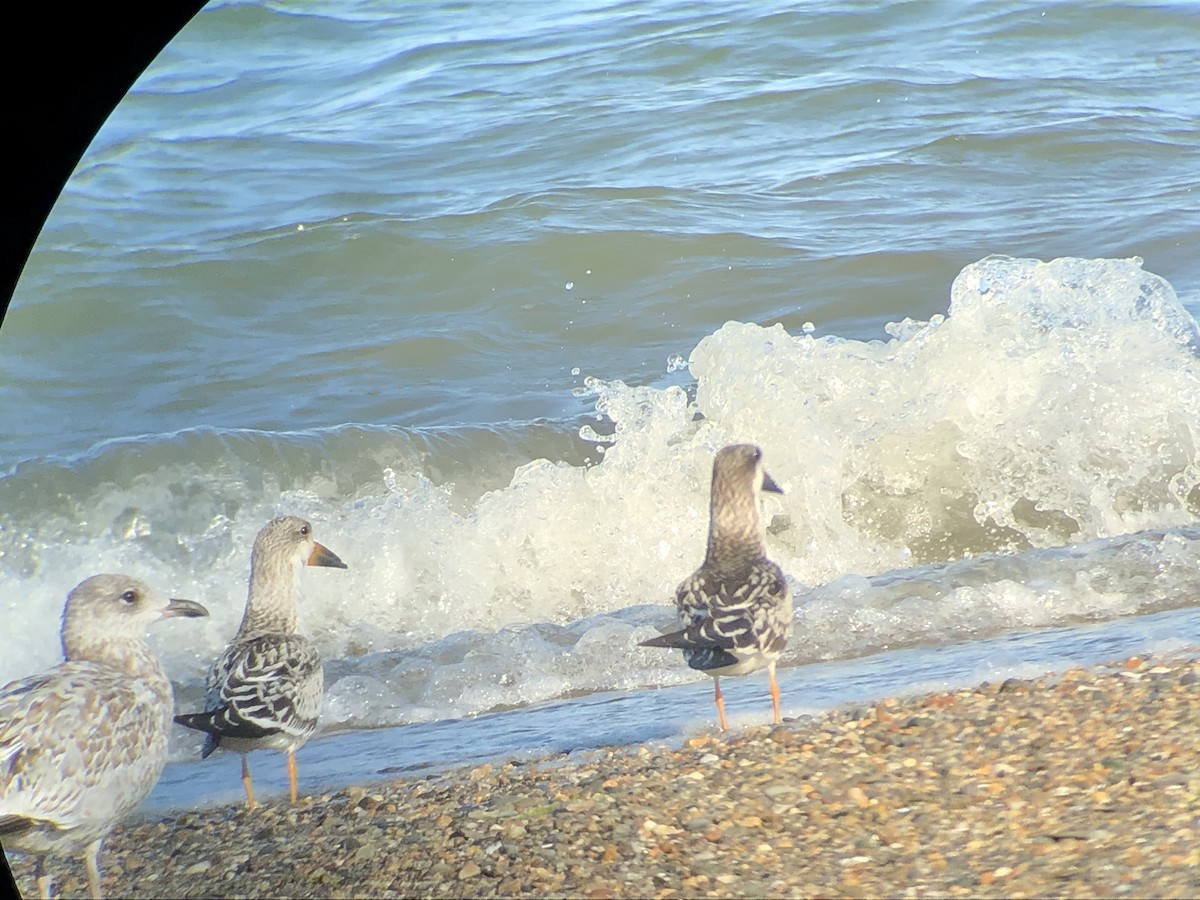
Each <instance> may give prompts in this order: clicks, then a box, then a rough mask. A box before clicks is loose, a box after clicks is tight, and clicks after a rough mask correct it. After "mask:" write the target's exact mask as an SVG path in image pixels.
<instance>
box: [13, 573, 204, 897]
mask: <svg viewBox="0 0 1200 900" xmlns="http://www.w3.org/2000/svg"><path fill="white" fill-rule="evenodd" d="M207 615H208V610H206V609H205V608H204V607H203V606H201V605H200V604H198V603H192V602H190V601H188V600H169V601H164V600H162V598H160V597H158V596H157V595H156V594H155V593H154V592H153V591H152V590H151V589H150V588H149V587H148V586H147V585H145V584H143V583H142V582H140V581H138V580H137V579H135V578H129V577H128V576H125V575H94V576H92V577H91V578H89V579H87V580H86V581H84V582H82V583H81V584H79V586H78V587H76V588H75V590H73V591H71V593H70V594H69V595H68V597H67V605H66V608H65V610H64V611H63V621H62V647H63V655H64V656H65V657H66V661H65V662H62V663H60V664H59V665H57V666H55V667H54V668H53V669H51V670H50V671H48V672H46V673H45V674H42V675H33V676H30V677H28V678H22V679H20V680H18V681H14V682H12V683H10V684H7V685H5V686H4V688H3V690H0V841H3V842H4V845H5V847H7V848H9V849H10V850H16V851H19V852H21V853H28V854H31V855H34V856H36V857H37V862H36V873H37V884H38V891H39V893H40V894H41V896H42V897H49V896H50V891H51V876H50V875H49V873H48V872H47V867H46V860H45V856H46V855H47V854H59V853H65V854H75V853H78V852H79V851H81V850H82V851H84V854H85V860H86V862H87V876H88V888H89V890H90V891H91V894H92V896H93V897H99V896H100V865H99V862H100V845H101V843H103V841H104V838H105V837H106V836H107V835H108V833H109V831H111V830H112V827H113V826H114V825H116V824H117V822H119V821H120V820H121V819H122V818H124V817H125V816H126V815H128V814H129V813H130V812H132V811H133V810H134V809H136V808H137V807H138V806H139V805H140V804H141V802H142V800H144V799H145V797H146V795H147V794H149V793H150V789H151V788H153V787H154V785H155V783H156V782H157V781H158V776H159V775H160V774H162V770H163V765H164V763H166V761H167V736H168V735H169V734H170V732H171V712H172V711H173V706H174V695H173V694H172V691H171V682H170V681H168V680H167V676H166V673H165V672H163V668H162V665H161V664H160V663H159V661H158V657H157V656H155V654H154V651H153V650H151V649H150V647H149V645H147V644H146V639H145V638H146V626H147V625H149V624H150V623H151V622H154V621H156V620H157V619H160V618H170V617H172V616H189V617H191V616H207Z"/></svg>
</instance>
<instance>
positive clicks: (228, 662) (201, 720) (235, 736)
mask: <svg viewBox="0 0 1200 900" xmlns="http://www.w3.org/2000/svg"><path fill="white" fill-rule="evenodd" d="M305 565H309V566H333V567H336V568H339V569H344V568H346V564H345V563H344V562H342V561H341V560H340V559H338V557H337V555H336V554H334V553H333V552H332V551H331V550H329V549H327V548H326V547H323V546H322V545H321V544H318V543H317V542H316V540H315V539H314V538H313V530H312V525H310V524H309V523H308V522H306V521H304V520H303V519H301V518H298V517H297V516H280V517H279V518H277V519H272V520H271V521H270V522H268V523H267V524H266V525H264V526H263V529H262V531H260V532H259V533H258V537H256V538H255V539H254V550H253V552H252V553H251V556H250V595H249V597H248V598H247V600H246V613H245V615H244V616H243V617H242V624H241V626H240V627H239V628H238V631H237V634H236V635H235V636H234V638H233V642H232V643H231V644H230V645H229V647H228V648H227V649H226V650H225V652H224V653H223V654H222V655H221V656H220V658H218V659H217V661H216V662H215V663H213V667H212V670H211V671H210V672H209V673H208V681H207V694H206V696H205V700H204V709H205V711H204V712H202V713H191V714H188V715H179V716H176V717H175V721H176V722H178V723H179V724H180V725H186V726H187V727H188V728H195V729H196V730H198V731H203V732H205V738H204V747H203V749H202V750H201V751H200V758H201V759H206V758H208V756H209V755H210V754H211V753H212V752H213V751H214V750H216V749H217V748H218V747H225V748H227V749H229V750H236V751H237V752H238V753H240V754H242V785H243V786H244V787H245V789H246V805H247V806H249V807H250V808H251V809H253V808H254V805H255V804H254V786H253V784H252V783H251V781H250V765H249V762H248V760H247V754H248V753H249V752H250V751H251V750H258V749H271V750H284V751H286V752H287V755H288V762H287V766H288V781H289V782H290V784H291V789H292V802H293V803H295V802H296V751H297V750H299V749H300V748H301V747H303V746H304V743H305V742H306V741H307V740H308V739H309V737H311V736H312V733H313V732H314V731H315V730H316V727H317V718H318V717H319V716H320V714H321V700H322V698H323V696H324V691H325V678H324V674H323V672H322V670H321V657H320V656H319V655H318V653H317V650H316V648H315V647H314V646H313V645H312V644H311V643H310V642H309V640H308V638H306V637H304V636H303V635H301V634H298V633H297V627H298V623H297V619H298V613H297V609H296V582H297V579H298V578H299V575H300V569H301V567H302V566H305Z"/></svg>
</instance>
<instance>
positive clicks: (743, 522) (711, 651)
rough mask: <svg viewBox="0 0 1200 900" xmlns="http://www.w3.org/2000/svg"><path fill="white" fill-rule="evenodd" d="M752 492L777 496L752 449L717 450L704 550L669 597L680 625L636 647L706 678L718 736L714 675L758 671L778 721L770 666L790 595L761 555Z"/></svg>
mask: <svg viewBox="0 0 1200 900" xmlns="http://www.w3.org/2000/svg"><path fill="white" fill-rule="evenodd" d="M759 491H772V492H774V493H777V494H782V493H783V491H782V490H780V488H779V485H777V484H776V483H775V481H774V480H773V479H772V478H771V476H770V475H768V474H767V473H766V471H765V470H764V469H763V465H762V451H761V450H760V449H759V448H758V447H756V446H754V445H753V444H734V445H731V446H729V447H724V448H722V449H721V450H719V451H718V452H717V455H716V457H715V458H714V460H713V477H712V495H711V498H710V501H709V504H710V505H709V525H708V551H707V553H706V554H705V557H704V562H703V564H702V565H701V566H700V568H699V569H697V570H696V571H695V572H693V573H692V575H691V576H690V577H689V578H688V579H687V580H686V581H684V582H683V584H681V585H680V586H679V589H678V590H677V591H676V593H675V605H676V606H677V607H678V609H679V617H680V619H681V621H682V622H683V626H684V627H683V629H682V630H681V631H676V632H672V633H670V634H664V635H661V636H660V637H656V638H652V639H650V640H648V641H642V642H641V644H640V646H642V647H672V648H678V649H681V650H683V655H684V659H686V660H687V664H688V665H689V666H690V667H691V668H693V669H698V670H699V671H701V672H707V673H708V674H709V675H711V676H712V678H713V695H714V698H715V700H716V704H717V713H718V715H720V717H721V730H722V731H724V730H725V729H726V727H727V723H726V720H725V699H724V697H723V696H722V694H721V676H722V675H745V674H747V673H749V672H754V671H757V670H758V669H761V668H763V667H764V666H765V667H766V669H767V671H768V672H769V673H770V676H771V700H772V702H773V704H774V709H775V718H774V721H775V723H776V724H779V722H780V721H782V719H781V717H780V713H779V685H778V683H777V682H776V680H775V663H776V661H777V660H778V659H779V657H780V655H781V654H782V653H783V649H784V647H786V646H787V642H788V638H789V637H790V636H791V633H792V597H791V592H790V591H789V590H788V585H787V581H786V580H785V579H784V577H783V572H781V571H780V569H779V566H777V565H775V563H773V562H771V560H769V559H767V556H766V551H765V548H764V546H763V534H762V522H761V516H760V513H759V508H758V493H759Z"/></svg>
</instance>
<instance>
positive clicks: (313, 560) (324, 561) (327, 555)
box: [305, 543, 350, 569]
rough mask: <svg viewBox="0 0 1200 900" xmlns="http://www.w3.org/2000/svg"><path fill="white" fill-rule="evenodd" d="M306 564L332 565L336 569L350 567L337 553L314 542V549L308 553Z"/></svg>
mask: <svg viewBox="0 0 1200 900" xmlns="http://www.w3.org/2000/svg"><path fill="white" fill-rule="evenodd" d="M305 565H309V566H330V567H332V568H334V569H348V568H350V567H349V566H347V565H346V564H345V563H344V562H342V561H341V560H340V559H339V558H338V555H337V554H336V553H334V552H333V551H332V550H330V549H329V548H328V547H326V546H324V545H323V544H317V543H314V544H313V551H312V553H310V554H309V555H308V560H307V561H306V563H305Z"/></svg>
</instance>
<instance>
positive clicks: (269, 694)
mask: <svg viewBox="0 0 1200 900" xmlns="http://www.w3.org/2000/svg"><path fill="white" fill-rule="evenodd" d="M218 666H219V667H220V668H223V669H224V670H225V676H224V679H223V680H222V681H221V682H220V684H219V686H218V693H217V696H216V698H215V702H216V704H217V705H216V706H215V707H214V708H213V709H210V710H208V711H207V712H203V713H191V714H187V715H179V716H176V717H175V721H176V722H178V723H179V724H180V725H185V726H187V727H188V728H194V729H196V730H198V731H204V732H207V733H208V734H210V735H212V736H213V737H214V738H215V739H216V740H215V741H213V742H206V743H205V746H204V749H203V750H202V751H201V756H202V757H206V756H208V755H209V754H210V753H212V752H213V750H215V749H216V747H217V744H218V743H219V742H220V739H221V738H222V737H233V738H250V739H253V738H261V737H266V736H267V735H270V734H276V733H278V732H280V731H283V730H285V729H284V726H285V724H287V723H290V722H293V721H295V720H296V719H297V718H298V711H297V709H296V702H297V695H298V693H299V691H298V685H299V684H302V683H303V682H304V681H305V680H307V679H308V678H310V677H311V676H312V675H313V674H314V672H316V671H317V670H318V669H320V666H321V660H320V657H319V656H318V655H317V652H316V650H314V649H313V647H312V645H310V644H309V643H308V642H307V641H306V640H305V639H304V638H302V637H299V636H298V635H287V634H264V635H260V636H258V637H256V638H254V639H252V640H249V641H246V642H245V643H242V644H238V645H236V646H235V647H233V648H230V653H229V654H227V657H226V658H225V659H222V660H221V662H220V663H218ZM314 718H315V717H314Z"/></svg>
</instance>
